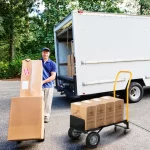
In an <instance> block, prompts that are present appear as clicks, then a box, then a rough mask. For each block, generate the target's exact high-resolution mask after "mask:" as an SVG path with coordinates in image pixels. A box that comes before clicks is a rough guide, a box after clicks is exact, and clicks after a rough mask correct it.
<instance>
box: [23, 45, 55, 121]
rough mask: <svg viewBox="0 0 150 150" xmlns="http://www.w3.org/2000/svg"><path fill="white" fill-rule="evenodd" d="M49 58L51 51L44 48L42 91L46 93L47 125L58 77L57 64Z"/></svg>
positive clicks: (45, 119) (45, 112)
mask: <svg viewBox="0 0 150 150" xmlns="http://www.w3.org/2000/svg"><path fill="white" fill-rule="evenodd" d="M49 56H50V49H49V48H47V47H45V48H43V49H42V58H41V60H42V64H43V81H42V89H43V92H44V101H45V109H44V122H45V123H48V122H49V117H50V113H51V105H52V99H53V91H54V80H55V77H56V64H55V62H53V61H52V60H50V59H49ZM26 61H30V59H26Z"/></svg>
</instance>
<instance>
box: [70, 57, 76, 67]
mask: <svg viewBox="0 0 150 150" xmlns="http://www.w3.org/2000/svg"><path fill="white" fill-rule="evenodd" d="M70 60H71V66H75V57H74V55H70Z"/></svg>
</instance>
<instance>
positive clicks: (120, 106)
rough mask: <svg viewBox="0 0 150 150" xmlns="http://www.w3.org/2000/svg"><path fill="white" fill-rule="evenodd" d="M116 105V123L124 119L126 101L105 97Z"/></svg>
mask: <svg viewBox="0 0 150 150" xmlns="http://www.w3.org/2000/svg"><path fill="white" fill-rule="evenodd" d="M105 98H107V99H110V100H111V101H114V103H115V123H117V122H121V121H123V118H124V100H123V99H119V98H115V97H109V96H107V97H105Z"/></svg>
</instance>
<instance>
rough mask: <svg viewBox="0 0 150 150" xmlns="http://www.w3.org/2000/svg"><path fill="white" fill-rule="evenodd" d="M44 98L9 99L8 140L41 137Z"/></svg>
mask: <svg viewBox="0 0 150 150" xmlns="http://www.w3.org/2000/svg"><path fill="white" fill-rule="evenodd" d="M43 136H44V100H43V98H42V97H16V98H12V100H11V108H10V118H9V128H8V140H32V139H43Z"/></svg>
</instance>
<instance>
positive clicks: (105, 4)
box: [79, 0, 122, 13]
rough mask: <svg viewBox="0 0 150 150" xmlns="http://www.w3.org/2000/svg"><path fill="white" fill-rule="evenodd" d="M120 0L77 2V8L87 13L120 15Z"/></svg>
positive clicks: (82, 0) (85, 0)
mask: <svg viewBox="0 0 150 150" xmlns="http://www.w3.org/2000/svg"><path fill="white" fill-rule="evenodd" d="M121 2H122V1H120V0H99V1H97V0H79V7H80V8H82V9H83V10H87V11H96V12H97V11H98V12H111V13H121V12H122V11H121V10H120V8H119V7H118V4H119V3H121Z"/></svg>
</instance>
